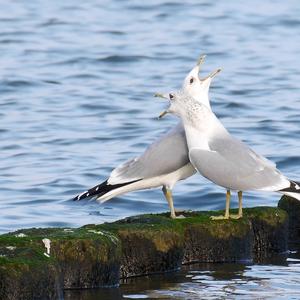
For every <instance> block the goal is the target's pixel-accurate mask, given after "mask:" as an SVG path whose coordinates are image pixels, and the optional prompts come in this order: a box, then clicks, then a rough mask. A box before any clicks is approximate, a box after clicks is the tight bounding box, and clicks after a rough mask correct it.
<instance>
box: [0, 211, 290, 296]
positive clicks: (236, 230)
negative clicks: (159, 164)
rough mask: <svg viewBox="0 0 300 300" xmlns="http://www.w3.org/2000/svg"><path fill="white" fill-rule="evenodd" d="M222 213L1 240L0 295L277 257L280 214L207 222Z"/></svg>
mask: <svg viewBox="0 0 300 300" xmlns="http://www.w3.org/2000/svg"><path fill="white" fill-rule="evenodd" d="M223 213H224V211H218V212H190V211H189V212H183V213H182V214H183V215H185V217H186V218H185V219H175V220H172V219H170V217H169V213H163V214H145V215H140V216H134V217H129V218H126V219H123V220H120V221H117V222H114V223H104V224H100V225H93V224H90V225H86V226H83V227H81V228H77V229H72V228H32V229H24V230H19V231H17V232H13V233H9V234H4V235H1V236H0V278H4V279H5V281H3V282H2V283H1V284H2V285H0V295H1V297H2V298H4V299H5V297H6V296H7V295H14V294H15V293H14V286H13V285H10V283H9V282H17V283H16V285H17V284H18V286H19V287H20V290H19V293H21V286H22V285H24V284H25V285H26V284H27V285H28V289H27V290H26V295H25V294H24V295H22V294H19V295H18V297H19V298H24V299H31V298H32V299H34V297H35V295H38V296H39V297H44V294H38V293H37V294H35V293H34V289H33V288H30V284H29V283H28V280H27V281H26V280H25V281H24V274H25V275H26V278H27V277H28V278H30V280H31V281H32V282H33V284H32V287H34V288H36V287H38V286H42V284H48V285H49V289H51V288H50V285H52V288H57V286H60V289H62V287H64V288H91V287H98V286H107V285H115V284H117V283H118V281H119V278H120V277H121V278H125V277H129V276H137V275H146V274H151V273H156V272H164V271H170V270H174V269H177V268H179V267H180V265H181V264H182V263H191V262H196V261H198V262H199V261H202V262H225V261H239V260H249V259H252V258H253V257H256V254H257V253H260V254H261V253H263V255H265V254H266V253H268V252H270V253H271V252H276V253H277V252H281V251H284V249H285V242H286V241H285V240H284V239H285V236H286V234H285V230H286V224H287V214H286V212H284V211H282V210H280V209H278V208H271V207H257V208H249V209H244V217H243V218H242V219H240V220H234V219H230V220H211V218H210V217H211V216H212V215H218V214H223ZM231 213H236V210H232V211H231ZM44 238H47V239H49V240H50V241H51V248H50V257H47V256H46V255H45V254H44V253H45V252H46V249H45V246H44V244H43V242H42V240H43V239H44ZM278 239H279V242H278ZM253 253H254V254H253ZM263 255H261V256H263ZM4 279H3V280H4ZM9 280H10V281H9ZM49 289H48V292H49ZM3 291H4V294H3ZM1 293H2V294H1ZM49 293H50V292H49ZM55 295H57V293H56V294H55ZM23 296H24V297H23ZM1 297H0V298H1ZM6 298H8V297H6ZM45 298H47V297H45ZM11 299H17V298H14V297H13V296H11Z"/></svg>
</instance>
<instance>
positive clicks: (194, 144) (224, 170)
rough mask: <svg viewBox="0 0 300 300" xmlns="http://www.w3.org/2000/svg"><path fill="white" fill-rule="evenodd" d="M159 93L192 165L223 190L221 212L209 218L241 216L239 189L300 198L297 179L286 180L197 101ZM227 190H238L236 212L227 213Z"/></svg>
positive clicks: (273, 165)
mask: <svg viewBox="0 0 300 300" xmlns="http://www.w3.org/2000/svg"><path fill="white" fill-rule="evenodd" d="M163 97H164V98H167V99H168V100H169V103H170V106H169V108H168V109H167V110H166V111H165V112H164V113H163V114H164V115H165V114H167V113H171V114H175V115H176V116H178V117H179V118H180V119H181V121H182V123H183V126H184V130H185V135H186V140H187V145H188V149H189V159H190V162H191V163H192V165H193V166H194V167H195V169H196V170H197V171H198V172H199V173H200V174H201V175H203V176H204V177H206V178H207V179H209V180H210V181H212V182H213V183H215V184H217V185H219V186H221V187H224V188H225V189H226V191H227V192H226V208H225V215H224V216H218V217H213V219H229V218H230V217H231V218H236V219H238V218H241V217H242V216H243V211H242V193H243V191H251V190H255V191H270V192H279V193H281V194H285V195H288V196H291V197H294V198H296V199H298V200H300V183H299V182H296V181H292V180H289V179H288V178H287V177H285V176H284V175H283V174H282V173H281V172H280V171H279V170H278V169H276V165H275V164H274V163H273V162H271V161H270V160H268V159H266V158H265V157H263V156H261V155H259V154H257V153H255V152H254V151H253V150H252V149H250V148H249V147H248V146H247V145H246V144H245V143H243V142H241V141H240V140H238V139H236V138H235V137H233V136H232V135H231V134H230V133H229V132H228V131H227V130H226V128H225V127H224V126H223V125H222V123H221V122H220V120H219V119H218V118H217V117H216V115H215V114H214V113H213V112H212V111H211V109H209V108H208V107H207V106H206V105H204V104H203V103H201V101H195V99H194V98H193V97H191V96H190V95H189V94H188V93H186V91H184V90H180V91H178V92H176V93H170V94H169V95H167V96H166V95H163ZM230 191H238V198H239V210H238V214H237V215H229V206H230V197H231V194H230Z"/></svg>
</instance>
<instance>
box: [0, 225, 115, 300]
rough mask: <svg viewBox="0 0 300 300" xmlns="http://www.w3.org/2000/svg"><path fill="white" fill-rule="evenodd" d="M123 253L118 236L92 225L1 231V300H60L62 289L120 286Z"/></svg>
mask: <svg viewBox="0 0 300 300" xmlns="http://www.w3.org/2000/svg"><path fill="white" fill-rule="evenodd" d="M45 239H47V240H48V241H49V242H50V249H49V250H50V253H47V248H46V247H45ZM120 253H121V252H120V242H119V240H118V239H117V238H116V237H114V239H112V238H111V233H109V234H106V233H104V232H95V231H93V230H90V229H89V228H79V229H65V228H62V229H61V228H58V229H53V228H52V229H51V228H50V229H49V228H47V229H27V230H22V232H15V233H10V234H6V235H1V236H0V256H1V257H0V278H1V284H0V295H1V297H0V299H59V298H60V297H61V295H62V290H63V288H87V287H88V288H91V287H98V286H108V285H109V286H110V285H116V284H118V282H119V264H120Z"/></svg>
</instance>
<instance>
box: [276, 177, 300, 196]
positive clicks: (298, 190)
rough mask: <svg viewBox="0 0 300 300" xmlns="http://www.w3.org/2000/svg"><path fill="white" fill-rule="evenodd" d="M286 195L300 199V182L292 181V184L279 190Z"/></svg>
mask: <svg viewBox="0 0 300 300" xmlns="http://www.w3.org/2000/svg"><path fill="white" fill-rule="evenodd" d="M278 192H279V193H282V194H284V195H287V196H290V197H293V198H295V199H297V200H300V182H296V181H290V186H289V187H287V188H284V189H282V190H279V191H278Z"/></svg>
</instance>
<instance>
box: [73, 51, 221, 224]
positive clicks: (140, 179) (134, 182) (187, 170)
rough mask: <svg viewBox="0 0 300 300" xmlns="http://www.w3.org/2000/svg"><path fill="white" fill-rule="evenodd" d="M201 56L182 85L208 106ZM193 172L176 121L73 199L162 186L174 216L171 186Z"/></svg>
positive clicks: (207, 82) (103, 197)
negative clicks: (137, 154)
mask: <svg viewBox="0 0 300 300" xmlns="http://www.w3.org/2000/svg"><path fill="white" fill-rule="evenodd" d="M204 57H205V56H201V57H200V59H199V60H198V62H197V64H196V66H195V67H194V68H193V69H192V70H191V71H190V73H189V74H188V75H187V76H186V77H185V79H184V82H183V89H184V90H186V91H187V93H190V95H191V96H192V97H195V99H196V100H197V101H202V102H203V103H204V104H205V105H207V106H208V107H210V104H209V97H208V91H209V86H210V83H211V79H212V78H213V76H212V75H209V76H208V77H206V78H205V79H202V80H201V79H200V78H199V71H200V66H201V64H202V63H203V61H204ZM217 72H218V71H217ZM217 72H216V73H217ZM195 173H196V171H195V168H194V167H193V166H192V165H191V163H190V161H189V157H188V147H187V143H186V138H185V133H184V128H183V125H182V123H181V122H179V123H178V124H177V125H176V126H175V127H174V128H173V129H171V130H170V131H168V132H167V133H166V134H164V135H163V136H162V137H160V138H159V139H158V140H156V141H155V142H154V143H153V144H151V145H150V146H149V147H148V148H147V149H146V150H145V152H144V153H143V154H141V155H140V156H138V157H135V158H133V159H131V160H128V161H127V162H125V163H124V164H122V165H120V166H118V167H117V168H115V169H114V170H113V171H112V172H111V174H110V176H109V178H108V179H107V180H105V181H104V182H102V183H101V184H98V185H96V186H94V187H93V188H91V189H89V190H87V191H85V192H83V193H81V194H79V195H77V196H76V197H75V198H74V200H83V199H89V198H96V199H97V200H100V201H101V202H104V201H107V200H109V199H111V198H113V197H116V196H119V195H122V194H125V193H128V192H131V191H137V190H142V189H151V188H157V187H160V186H162V191H163V193H164V196H165V198H166V199H167V201H168V204H169V207H170V211H171V218H176V213H175V209H174V204H173V197H172V189H173V187H174V186H175V184H176V183H177V181H179V180H183V179H186V178H188V177H190V176H192V175H194V174H195ZM179 217H180V216H179Z"/></svg>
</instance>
